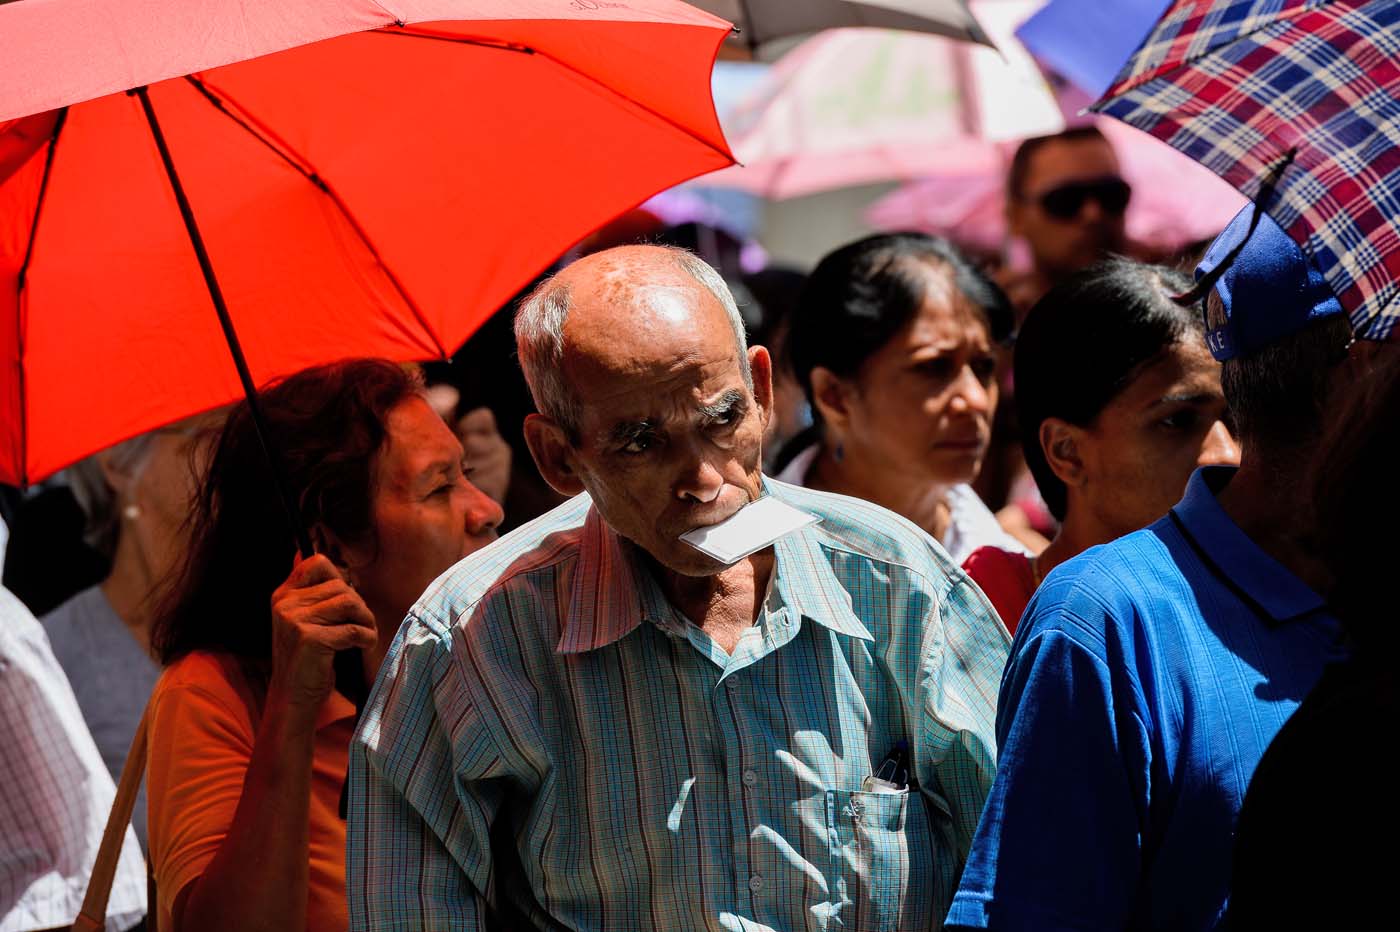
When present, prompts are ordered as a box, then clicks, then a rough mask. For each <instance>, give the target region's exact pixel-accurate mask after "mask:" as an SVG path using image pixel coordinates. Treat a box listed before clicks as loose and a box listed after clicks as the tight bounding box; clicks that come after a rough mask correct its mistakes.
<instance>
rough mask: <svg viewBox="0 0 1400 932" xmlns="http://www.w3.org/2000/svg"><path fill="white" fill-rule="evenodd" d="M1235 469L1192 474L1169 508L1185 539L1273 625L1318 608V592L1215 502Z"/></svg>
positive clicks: (1209, 469) (1320, 601) (1321, 601)
mask: <svg viewBox="0 0 1400 932" xmlns="http://www.w3.org/2000/svg"><path fill="white" fill-rule="evenodd" d="M1234 474H1235V467H1233V466H1202V467H1201V468H1199V469H1197V470H1196V471H1195V472H1194V473H1193V474H1192V475H1191V481H1190V482H1188V483H1187V485H1186V495H1185V496H1184V497H1183V498H1182V499H1181V501H1180V502H1178V503H1177V505H1176V507H1175V508H1173V509H1172V514H1173V515H1175V516H1176V519H1177V521H1178V522H1179V525H1180V527H1181V528H1182V530H1184V531H1185V532H1186V536H1187V539H1188V542H1189V543H1191V544H1192V545H1193V546H1194V547H1195V548H1196V550H1197V551H1198V552H1199V553H1200V554H1201V556H1203V557H1204V558H1205V559H1206V562H1207V563H1209V564H1211V565H1212V567H1213V568H1214V569H1215V570H1216V571H1217V572H1218V573H1219V574H1220V575H1221V576H1223V577H1224V578H1225V580H1226V581H1227V582H1228V583H1230V584H1232V585H1233V586H1235V587H1238V589H1239V590H1240V592H1241V593H1242V594H1244V595H1245V596H1247V597H1248V598H1249V599H1250V600H1251V601H1253V602H1254V603H1255V604H1256V605H1257V606H1258V607H1259V608H1260V609H1261V610H1262V611H1263V612H1264V613H1265V614H1267V615H1268V616H1269V619H1270V620H1271V621H1272V622H1273V623H1274V624H1282V623H1283V622H1286V621H1291V620H1293V619H1295V618H1299V617H1301V616H1303V615H1307V614H1309V613H1311V612H1315V611H1317V610H1319V609H1321V608H1323V607H1324V606H1325V605H1326V602H1325V600H1324V599H1323V598H1322V596H1320V595H1318V594H1317V593H1316V592H1314V591H1313V590H1312V589H1311V588H1310V587H1309V586H1308V585H1307V583H1305V582H1303V581H1302V580H1301V579H1299V578H1298V577H1297V576H1294V575H1293V574H1292V573H1291V572H1289V571H1288V569H1287V568H1285V567H1284V565H1283V564H1281V563H1279V562H1278V561H1277V560H1275V559H1274V558H1273V557H1271V556H1269V555H1268V554H1267V553H1265V552H1264V550H1263V549H1262V548H1260V547H1259V545H1258V544H1256V543H1255V542H1254V541H1253V540H1251V539H1250V537H1249V535H1248V534H1246V533H1245V532H1244V531H1243V530H1241V529H1240V526H1239V525H1238V524H1236V523H1235V522H1234V521H1232V520H1231V519H1230V516H1229V515H1227V514H1226V513H1225V509H1223V508H1221V507H1220V503H1219V502H1218V501H1217V500H1216V497H1215V496H1216V494H1217V493H1218V492H1219V491H1220V490H1221V489H1223V488H1225V486H1226V485H1227V484H1228V483H1229V481H1230V479H1231V477H1233V476H1234Z"/></svg>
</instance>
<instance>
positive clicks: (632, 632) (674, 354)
mask: <svg viewBox="0 0 1400 932" xmlns="http://www.w3.org/2000/svg"><path fill="white" fill-rule="evenodd" d="M516 338H517V342H518V347H519V351H520V360H521V363H522V365H523V367H524V370H525V374H526V378H527V380H528V381H529V383H530V387H531V391H532V392H533V393H534V397H535V402H536V405H537V407H538V409H539V411H540V413H539V414H535V415H531V416H530V417H529V419H528V420H527V421H526V424H525V432H526V438H527V440H528V442H529V446H530V450H531V452H532V453H533V454H534V457H535V461H536V463H537V464H538V465H539V468H540V471H541V472H542V473H543V475H544V477H545V478H546V479H547V480H548V481H549V483H550V484H551V485H552V486H554V488H556V489H557V490H559V491H560V492H562V493H565V494H570V495H574V496H575V497H574V498H573V499H572V500H570V501H568V502H566V503H565V504H563V505H561V506H560V507H559V508H557V509H555V510H554V511H552V512H550V513H549V514H546V515H544V516H543V517H541V518H539V519H537V520H536V521H534V522H531V523H530V524H528V525H526V526H524V527H522V528H520V529H518V530H517V531H516V532H514V533H512V534H510V535H507V536H506V537H504V538H502V539H501V540H500V541H499V542H497V543H496V544H495V545H493V546H491V547H488V548H486V549H484V550H482V551H480V552H478V553H477V554H475V555H473V556H472V557H469V558H467V559H466V560H464V561H462V562H461V563H459V564H458V565H457V566H456V567H454V568H453V569H452V570H451V571H449V572H448V573H447V574H446V575H445V576H443V577H442V578H441V579H439V580H438V581H437V582H436V583H435V584H434V585H433V586H432V587H431V588H430V589H429V590H428V592H427V593H425V594H424V596H423V597H422V598H421V599H420V600H419V602H418V603H417V605H416V606H415V607H414V608H413V609H412V611H411V612H410V613H409V616H408V618H407V620H406V621H405V623H404V625H403V627H402V629H401V630H400V632H399V635H398V637H397V638H396V639H395V641H394V643H393V645H392V647H391V648H390V650H389V655H388V657H387V658H386V660H385V662H384V665H383V667H382V670H381V673H380V676H379V681H378V683H377V684H376V686H375V689H374V694H373V696H372V697H371V699H370V703H369V707H368V710H367V713H366V716H365V718H364V722H363V725H362V726H361V729H360V733H359V734H358V735H357V737H356V739H355V744H354V746H353V748H352V752H351V760H352V763H351V773H350V783H351V793H350V800H351V802H350V826H349V865H348V872H349V897H350V913H351V917H352V926H353V927H354V928H356V929H477V928H482V927H491V925H492V923H493V913H494V922H495V925H496V927H505V928H512V929H514V928H525V927H534V928H540V929H555V928H569V929H580V930H595V929H625V930H639V929H677V930H686V932H691V930H696V929H728V930H792V929H838V928H839V929H888V930H895V929H900V930H904V929H916V928H919V929H928V928H936V927H938V926H939V925H940V923H941V921H942V918H943V915H944V913H945V912H946V910H947V907H948V904H949V902H950V898H951V896H952V892H953V889H954V886H955V883H956V879H957V876H958V873H959V871H960V869H961V866H962V864H963V861H964V858H965V857H966V854H967V851H968V847H969V844H970V841H971V838H972V834H973V830H974V828H975V826H976V824H977V819H978V816H979V814H980V812H981V809H982V804H983V801H984V799H985V797H986V794H987V791H988V788H989V786H990V782H991V779H992V774H993V771H994V769H995V759H994V758H995V749H994V746H993V738H992V734H993V720H994V715H995V708H994V706H995V697H996V693H997V688H998V683H999V681H1000V676H1001V670H1002V667H1003V665H1004V663H1005V660H1006V656H1007V647H1008V643H1007V635H1006V632H1005V630H1004V629H1003V628H1002V626H1001V624H1000V622H999V621H998V620H997V619H996V616H995V615H994V614H993V612H992V610H991V608H990V607H989V606H988V604H987V602H986V600H985V599H984V598H983V597H982V595H981V593H980V592H978V591H977V589H976V588H975V587H974V586H973V585H972V584H971V583H970V582H969V581H968V580H967V578H966V577H965V576H964V575H963V574H962V572H961V571H960V570H959V569H958V568H957V567H956V566H954V565H953V564H952V563H951V561H950V560H949V559H948V558H947V555H946V554H945V553H944V552H943V551H942V550H941V549H940V548H939V546H938V545H937V543H935V542H934V541H933V540H932V539H931V538H929V537H927V536H926V535H924V534H923V533H922V532H921V531H919V530H918V529H917V528H916V527H914V525H912V524H910V523H908V522H907V521H904V520H903V519H901V518H899V517H897V516H895V515H893V514H892V513H890V512H888V511H885V510H883V509H881V508H879V507H877V506H874V505H871V504H868V503H865V502H861V501H857V500H855V499H849V498H843V497H839V496H834V495H828V494H825V493H820V492H812V491H807V490H803V489H798V488H795V487H792V486H787V485H784V484H782V483H778V482H775V481H773V480H771V479H767V478H765V477H764V476H763V475H762V474H761V473H760V470H759V464H760V453H761V450H760V440H761V437H762V434H763V428H764V426H765V425H766V424H767V422H768V419H769V417H770V416H771V410H772V386H771V363H770V361H769V357H768V352H767V350H765V349H763V348H762V347H758V346H755V347H752V348H746V347H745V339H744V330H743V325H742V321H741V319H740V317H739V313H738V310H737V309H736V308H735V305H734V299H733V298H732V297H731V295H730V294H729V291H728V289H727V288H726V287H725V285H724V282H723V280H722V279H721V278H720V277H719V275H718V274H717V273H716V272H715V271H714V270H713V269H711V268H710V267H709V266H707V265H706V264H705V263H703V262H701V261H700V260H699V259H697V258H695V257H694V256H692V255H690V254H689V253H686V252H683V251H679V250H672V249H666V248H661V247H624V248H620V249H614V250H609V251H606V252H602V253H598V254H595V255H592V256H589V257H588V258H585V259H582V260H580V261H578V262H576V263H574V264H573V265H571V266H569V267H568V268H567V269H565V270H564V271H563V272H561V273H559V274H558V275H556V276H555V277H554V278H552V279H550V280H549V281H547V282H545V283H544V284H543V285H541V286H540V288H539V289H538V290H537V291H536V292H535V293H534V294H533V295H532V296H531V297H530V298H529V299H528V300H527V301H526V302H525V303H524V305H523V306H522V307H521V309H520V312H519V315H518V317H517V319H516ZM765 495H771V496H773V497H774V498H776V499H779V500H780V501H782V502H785V503H787V504H788V505H791V506H795V507H796V508H797V509H800V510H802V511H804V512H808V513H810V514H813V515H816V516H817V517H819V518H820V523H818V524H815V525H810V526H807V527H805V528H803V529H802V530H799V531H797V532H794V533H790V534H788V535H787V536H784V537H781V538H779V539H778V540H777V541H776V542H775V543H773V544H772V545H771V546H768V547H765V548H764V549H761V550H759V551H758V552H756V553H754V554H753V555H752V556H749V557H747V558H744V559H741V560H738V561H737V562H734V563H732V564H728V565H726V564H724V563H720V562H718V561H717V560H715V559H712V558H711V557H709V556H706V555H705V554H703V553H701V552H700V551H699V550H697V549H694V548H692V547H691V546H690V545H689V544H687V543H685V542H683V541H682V540H681V539H680V536H681V535H682V534H684V533H686V532H687V531H690V530H692V529H694V528H697V527H704V526H709V525H712V524H715V523H717V522H720V521H723V520H724V519H726V518H729V517H730V516H732V515H733V514H734V513H735V512H737V511H738V510H739V509H741V508H743V507H744V506H745V505H747V504H748V503H749V502H752V501H754V500H756V499H759V498H760V497H763V496H765ZM503 917H504V918H503Z"/></svg>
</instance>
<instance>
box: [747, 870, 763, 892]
mask: <svg viewBox="0 0 1400 932" xmlns="http://www.w3.org/2000/svg"><path fill="white" fill-rule="evenodd" d="M749 889H750V890H752V891H753V892H754V893H757V892H758V891H760V890H762V889H763V878H762V877H760V876H759V875H758V874H754V875H753V876H752V877H750V878H749Z"/></svg>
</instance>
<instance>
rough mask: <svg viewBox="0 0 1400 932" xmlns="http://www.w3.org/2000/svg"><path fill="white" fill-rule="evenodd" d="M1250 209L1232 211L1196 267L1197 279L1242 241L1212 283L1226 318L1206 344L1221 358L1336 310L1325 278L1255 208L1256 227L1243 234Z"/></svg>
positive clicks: (1253, 348) (1253, 347)
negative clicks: (1258, 214)
mask: <svg viewBox="0 0 1400 932" xmlns="http://www.w3.org/2000/svg"><path fill="white" fill-rule="evenodd" d="M1254 211H1255V207H1254V205H1253V204H1248V205H1246V206H1245V208H1244V210H1241V211H1240V212H1239V213H1238V214H1236V215H1235V219H1233V220H1231V221H1230V225H1229V226H1227V227H1226V228H1225V230H1224V231H1223V232H1222V233H1221V234H1220V235H1219V236H1217V237H1216V238H1215V242H1213V243H1211V244H1210V249H1208V250H1206V254H1205V258H1203V259H1202V260H1201V264H1200V265H1198V266H1196V280H1197V281H1200V280H1201V278H1202V277H1203V276H1205V275H1207V274H1209V273H1210V272H1212V271H1214V270H1215V268H1216V267H1217V266H1219V265H1220V264H1221V263H1222V262H1224V261H1226V260H1227V259H1228V258H1229V255H1230V252H1231V251H1232V250H1234V249H1235V248H1236V247H1237V246H1239V245H1240V244H1241V243H1244V247H1243V248H1242V249H1240V253H1239V255H1237V256H1236V257H1235V260H1234V261H1233V262H1231V263H1230V265H1229V267H1228V268H1226V269H1225V270H1224V272H1223V273H1222V274H1221V276H1220V279H1219V281H1217V282H1216V283H1215V293H1216V294H1218V295H1219V296H1220V303H1221V304H1222V305H1224V307H1225V318H1226V319H1225V323H1223V324H1221V325H1220V326H1218V327H1215V328H1213V329H1210V330H1208V331H1207V332H1206V344H1207V345H1208V346H1209V347H1210V354H1211V355H1212V356H1214V357H1215V358H1216V359H1218V360H1220V361H1222V362H1223V361H1225V360H1227V359H1233V358H1235V357H1237V356H1249V355H1251V354H1252V353H1255V352H1258V351H1259V350H1261V349H1263V348H1264V347H1266V346H1268V345H1269V344H1271V343H1274V342H1275V341H1277V340H1280V339H1282V338H1284V337H1286V336H1288V335H1289V334H1291V333H1296V332H1297V331H1299V330H1302V329H1303V328H1304V327H1305V326H1307V325H1308V324H1310V323H1312V322H1313V321H1314V320H1318V319H1320V318H1323V317H1330V316H1332V315H1333V314H1340V313H1342V305H1341V303H1340V302H1338V301H1337V297H1336V295H1334V294H1332V289H1331V288H1330V287H1329V286H1328V284H1327V279H1325V278H1324V277H1323V276H1322V273H1321V272H1319V271H1318V270H1317V266H1315V265H1314V264H1313V263H1312V262H1311V261H1310V260H1309V259H1308V258H1307V256H1305V255H1304V254H1303V250H1302V248H1301V247H1299V245H1298V244H1297V243H1296V242H1294V241H1293V238H1292V237H1291V236H1289V235H1288V234H1287V233H1285V232H1284V231H1283V228H1282V227H1280V226H1279V225H1278V224H1277V223H1276V222H1274V218H1273V217H1270V216H1269V215H1268V214H1266V213H1262V212H1261V215H1260V217H1259V225H1258V226H1257V227H1255V229H1254V232H1253V233H1252V234H1251V233H1250V232H1249V225H1250V223H1251V222H1252V221H1253V219H1254ZM1246 238H1247V239H1248V241H1247V242H1246Z"/></svg>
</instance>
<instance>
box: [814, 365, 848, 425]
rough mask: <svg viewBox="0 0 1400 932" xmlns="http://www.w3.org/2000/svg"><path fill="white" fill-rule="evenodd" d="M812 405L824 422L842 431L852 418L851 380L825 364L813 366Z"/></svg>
mask: <svg viewBox="0 0 1400 932" xmlns="http://www.w3.org/2000/svg"><path fill="white" fill-rule="evenodd" d="M810 378H811V380H812V406H813V407H814V408H816V409H817V413H818V414H820V415H821V418H822V423H824V424H827V425H828V426H830V427H832V428H834V429H836V430H837V431H842V430H844V429H845V427H846V423H847V422H848V421H850V419H851V395H852V387H851V385H850V383H849V382H847V381H846V380H845V379H843V378H841V377H840V376H839V375H837V374H836V373H834V372H832V371H831V370H830V369H828V368H826V367H825V366H813V367H812V374H811V376H810Z"/></svg>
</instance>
